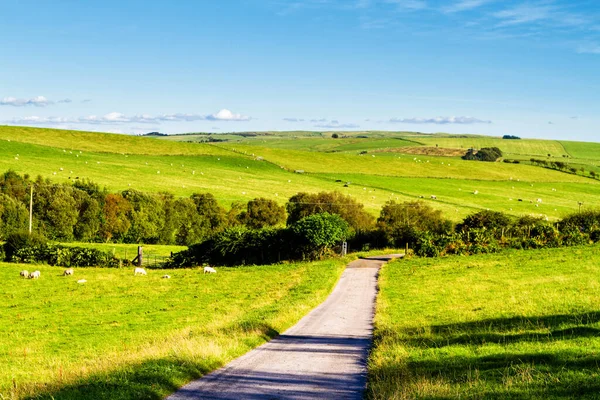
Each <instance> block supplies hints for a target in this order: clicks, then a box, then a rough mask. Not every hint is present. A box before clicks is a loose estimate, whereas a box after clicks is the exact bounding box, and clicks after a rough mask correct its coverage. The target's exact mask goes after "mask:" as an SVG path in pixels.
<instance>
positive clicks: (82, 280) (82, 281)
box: [77, 279, 87, 284]
mask: <svg viewBox="0 0 600 400" xmlns="http://www.w3.org/2000/svg"><path fill="white" fill-rule="evenodd" d="M86 282H87V281H86V280H85V279H80V280H78V281H77V283H79V284H81V283H86Z"/></svg>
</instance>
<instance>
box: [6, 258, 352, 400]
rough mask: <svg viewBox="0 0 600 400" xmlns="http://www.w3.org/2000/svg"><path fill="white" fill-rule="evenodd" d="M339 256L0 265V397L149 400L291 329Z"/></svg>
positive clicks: (320, 292)
mask: <svg viewBox="0 0 600 400" xmlns="http://www.w3.org/2000/svg"><path fill="white" fill-rule="evenodd" d="M347 261H348V259H345V260H341V259H338V260H332V261H323V262H316V263H298V264H287V265H276V266H259V267H253V268H237V269H235V268H221V269H219V271H218V273H217V274H216V275H203V274H202V272H201V271H200V270H176V271H149V272H148V276H137V277H134V276H133V273H132V270H131V269H128V270H118V269H101V268H98V269H96V268H89V269H77V270H76V271H75V276H74V277H63V276H61V274H60V273H61V272H62V268H53V267H48V266H31V265H27V266H24V265H14V264H0V279H1V280H2V282H3V290H2V292H1V293H0V302H1V303H2V304H4V305H5V307H1V308H0V321H1V322H0V398H10V399H19V398H53V399H160V398H162V397H164V396H165V395H167V394H168V393H170V392H172V391H174V390H176V389H177V388H178V387H179V386H181V385H183V384H184V383H186V382H188V381H190V380H191V379H193V378H197V377H199V376H201V375H203V374H205V373H206V372H208V371H211V370H214V369H216V368H218V367H220V366H222V365H224V364H225V363H227V362H228V361H230V360H232V359H233V358H235V357H237V356H240V355H242V354H244V353H245V352H247V351H248V350H250V349H251V348H253V347H255V346H258V345H260V344H262V343H264V342H265V341H267V340H268V339H270V338H271V337H273V336H274V335H276V334H277V333H279V332H281V331H283V330H285V329H286V328H288V327H290V326H291V325H293V324H294V323H295V322H296V321H298V320H299V319H300V318H301V317H302V316H303V315H305V314H306V313H307V312H308V311H309V310H311V309H312V308H314V307H315V306H316V305H318V304H319V303H320V302H322V301H323V300H324V299H325V298H326V297H327V295H328V294H329V292H330V291H331V289H332V288H333V286H334V284H335V282H336V281H337V279H338V277H339V276H340V274H341V272H342V270H343V266H344V265H345V264H346V262H347ZM22 268H27V269H29V270H31V269H39V270H40V271H41V274H42V276H41V278H40V279H39V280H24V279H21V278H20V277H19V270H20V269H22ZM165 273H167V274H169V275H171V279H161V276H162V275H163V274H165ZM78 279H86V280H87V283H85V284H78V283H76V281H77V280H78Z"/></svg>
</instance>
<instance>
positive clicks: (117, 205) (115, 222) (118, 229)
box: [100, 193, 132, 242]
mask: <svg viewBox="0 0 600 400" xmlns="http://www.w3.org/2000/svg"><path fill="white" fill-rule="evenodd" d="M131 209H132V207H131V204H130V203H129V201H127V199H124V198H123V196H121V195H120V194H113V193H110V194H107V195H106V199H105V201H104V207H103V208H102V216H103V224H102V228H101V230H100V233H101V235H102V237H103V238H104V240H106V241H107V242H108V241H110V240H112V239H117V240H119V239H121V238H122V237H123V236H124V235H125V234H126V233H127V231H128V230H129V227H130V226H131V222H130V221H129V217H128V214H129V212H130V210H131Z"/></svg>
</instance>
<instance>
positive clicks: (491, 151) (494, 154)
mask: <svg viewBox="0 0 600 400" xmlns="http://www.w3.org/2000/svg"><path fill="white" fill-rule="evenodd" d="M501 157H502V151H501V150H500V149H499V148H497V147H484V148H481V149H479V150H478V151H477V152H476V151H475V150H474V149H469V150H467V152H466V154H465V155H464V156H462V159H463V160H474V161H488V162H494V161H496V160H498V159H499V158H501Z"/></svg>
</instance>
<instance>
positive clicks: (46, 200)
mask: <svg viewBox="0 0 600 400" xmlns="http://www.w3.org/2000/svg"><path fill="white" fill-rule="evenodd" d="M33 195H34V200H33V215H34V219H33V222H34V225H35V226H36V228H37V230H38V231H39V232H40V233H42V234H43V235H45V236H46V237H48V238H49V239H52V240H67V241H69V240H73V238H74V231H73V229H74V227H75V224H76V223H77V219H78V217H79V211H78V209H77V202H76V201H75V199H74V198H73V188H72V187H70V186H66V185H48V184H39V183H38V184H36V189H35V190H34V192H33Z"/></svg>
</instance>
